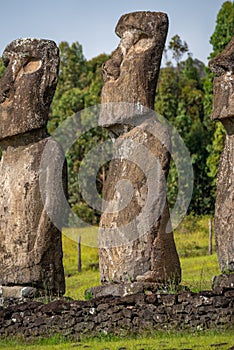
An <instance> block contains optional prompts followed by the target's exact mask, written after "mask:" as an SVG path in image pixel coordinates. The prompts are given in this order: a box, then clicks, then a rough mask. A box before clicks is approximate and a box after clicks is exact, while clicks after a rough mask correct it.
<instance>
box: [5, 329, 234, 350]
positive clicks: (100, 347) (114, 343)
mask: <svg viewBox="0 0 234 350" xmlns="http://www.w3.org/2000/svg"><path fill="white" fill-rule="evenodd" d="M233 344H234V335H233V334H232V333H231V332H222V333H219V332H214V331H206V332H202V333H199V332H195V333H189V332H184V333H182V332H180V333H177V334H176V333H172V332H171V333H168V332H160V333H159V332H157V333H154V334H152V335H150V336H137V337H134V336H131V337H114V336H100V337H95V338H90V339H87V338H86V339H85V338H84V339H81V340H80V341H77V342H70V341H68V340H64V339H62V338H59V337H54V338H51V339H41V340H38V341H34V342H31V343H24V344H23V343H21V342H20V341H6V342H5V341H1V342H0V348H1V349H5V350H8V349H9V350H11V349H15V350H25V349H30V350H43V349H47V350H63V349H92V350H104V349H105V350H120V349H126V350H143V349H144V350H157V349H159V350H169V349H171V350H172V349H187V350H188V349H197V350H208V349H209V350H211V349H213V350H215V349H216V350H217V349H221V350H228V349H230V348H231V346H233Z"/></svg>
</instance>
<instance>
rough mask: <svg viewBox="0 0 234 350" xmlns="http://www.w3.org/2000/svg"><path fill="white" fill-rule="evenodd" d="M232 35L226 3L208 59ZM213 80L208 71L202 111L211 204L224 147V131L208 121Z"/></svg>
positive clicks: (232, 16) (233, 20)
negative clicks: (208, 139)
mask: <svg viewBox="0 0 234 350" xmlns="http://www.w3.org/2000/svg"><path fill="white" fill-rule="evenodd" d="M233 34H234V2H231V1H226V2H224V3H223V5H222V7H221V9H220V11H219V13H218V15H217V19H216V26H215V30H214V33H213V34H212V36H211V38H210V43H211V44H212V46H213V51H212V52H211V54H210V58H213V57H215V56H217V55H218V54H219V53H221V52H222V51H223V50H224V49H225V47H226V46H227V44H228V43H229V41H230V40H231V38H232V36H233ZM213 79H214V76H213V73H211V72H210V71H209V72H208V74H207V77H206V81H205V84H204V90H205V98H204V110H205V123H206V126H207V128H208V129H209V131H210V134H211V142H210V144H209V145H208V147H207V151H208V157H207V162H206V164H207V174H208V176H209V177H210V181H211V184H212V189H211V195H212V196H213V202H215V200H214V198H215V187H216V177H217V173H218V164H219V159H220V155H221V152H222V150H223V147H224V139H225V131H224V127H223V125H222V124H221V123H220V122H217V123H214V122H213V121H211V120H210V115H211V112H212V105H213Z"/></svg>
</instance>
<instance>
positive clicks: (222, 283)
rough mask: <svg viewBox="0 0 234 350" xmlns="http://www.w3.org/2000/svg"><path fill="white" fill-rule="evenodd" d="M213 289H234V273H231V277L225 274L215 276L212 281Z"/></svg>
mask: <svg viewBox="0 0 234 350" xmlns="http://www.w3.org/2000/svg"><path fill="white" fill-rule="evenodd" d="M212 287H213V288H217V287H220V288H226V289H227V288H232V289H234V273H231V274H229V275H226V274H223V275H219V276H215V277H214V278H213V281H212Z"/></svg>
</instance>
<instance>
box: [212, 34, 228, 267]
mask: <svg viewBox="0 0 234 350" xmlns="http://www.w3.org/2000/svg"><path fill="white" fill-rule="evenodd" d="M209 66H210V68H211V70H212V71H213V72H214V73H215V75H216V77H215V79H214V104H213V112H212V116H211V118H212V119H214V120H219V121H221V122H222V124H223V125H224V127H225V129H226V140H225V146H224V150H223V152H222V155H221V159H220V163H219V172H218V178H217V195H216V203H215V237H216V244H217V249H218V258H219V266H220V269H221V271H222V272H225V271H227V270H229V271H234V37H233V38H232V40H231V42H230V43H229V44H228V46H227V47H226V49H225V50H224V51H223V52H222V53H221V54H219V55H218V56H217V57H215V58H214V59H213V60H211V61H210V63H209Z"/></svg>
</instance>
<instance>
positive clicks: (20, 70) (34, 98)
mask: <svg viewBox="0 0 234 350" xmlns="http://www.w3.org/2000/svg"><path fill="white" fill-rule="evenodd" d="M2 59H3V63H4V65H5V67H6V70H5V73H4V75H3V77H2V78H1V79H0V140H2V139H4V138H6V137H11V136H15V135H18V134H23V133H25V132H28V131H31V130H35V129H40V128H43V127H45V126H46V123H47V119H48V111H49V107H50V104H51V102H52V98H53V95H54V92H55V89H56V85H57V79H58V69H59V50H58V48H57V46H56V44H55V43H54V42H53V41H50V40H40V39H18V40H15V41H13V42H12V43H11V44H9V45H8V46H7V47H6V49H5V51H4V53H3V56H2Z"/></svg>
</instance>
